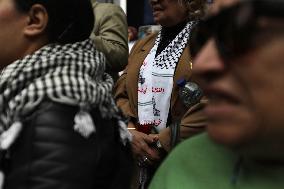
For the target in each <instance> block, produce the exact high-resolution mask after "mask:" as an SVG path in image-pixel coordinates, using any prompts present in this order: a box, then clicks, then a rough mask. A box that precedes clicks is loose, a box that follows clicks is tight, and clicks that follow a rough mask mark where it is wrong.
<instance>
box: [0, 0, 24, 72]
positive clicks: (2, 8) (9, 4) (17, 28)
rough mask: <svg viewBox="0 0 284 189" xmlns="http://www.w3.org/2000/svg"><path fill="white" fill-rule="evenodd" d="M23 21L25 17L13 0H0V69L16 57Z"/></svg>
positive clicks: (20, 40)
mask: <svg viewBox="0 0 284 189" xmlns="http://www.w3.org/2000/svg"><path fill="white" fill-rule="evenodd" d="M25 22H26V17H24V15H23V14H22V13H20V12H18V10H17V9H16V7H15V3H14V0H0V70H1V69H3V68H4V67H5V66H7V65H8V64H10V63H12V62H13V61H15V60H16V59H18V57H19V56H18V52H19V51H18V50H19V48H20V47H21V46H20V44H21V42H22V36H23V34H22V32H21V31H22V28H23V26H24V23H25Z"/></svg>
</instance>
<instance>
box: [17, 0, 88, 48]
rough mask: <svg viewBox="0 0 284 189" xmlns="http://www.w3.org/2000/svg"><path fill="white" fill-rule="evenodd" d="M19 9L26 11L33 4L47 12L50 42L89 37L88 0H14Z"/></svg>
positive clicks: (75, 40)
mask: <svg viewBox="0 0 284 189" xmlns="http://www.w3.org/2000/svg"><path fill="white" fill-rule="evenodd" d="M14 1H15V4H16V7H17V9H18V10H19V11H22V12H28V11H29V10H30V8H31V7H32V6H33V5H34V4H41V5H43V6H44V7H45V8H46V10H47V13H48V16H49V21H48V25H47V35H48V37H49V40H50V42H58V43H62V44H65V43H74V42H78V41H83V40H85V39H87V38H89V36H90V34H91V32H92V30H93V27H94V13H93V9H92V4H91V2H90V0H14Z"/></svg>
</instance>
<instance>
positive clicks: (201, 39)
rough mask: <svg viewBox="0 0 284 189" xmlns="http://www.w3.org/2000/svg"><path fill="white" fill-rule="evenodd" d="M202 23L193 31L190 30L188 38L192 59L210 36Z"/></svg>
mask: <svg viewBox="0 0 284 189" xmlns="http://www.w3.org/2000/svg"><path fill="white" fill-rule="evenodd" d="M204 26H205V25H204V24H203V23H199V24H198V25H197V26H196V27H195V29H194V30H192V33H191V38H190V47H191V56H192V57H193V58H194V57H195V56H196V55H197V54H198V53H199V51H200V50H201V49H202V47H203V46H204V45H205V43H206V42H207V41H208V39H209V38H210V36H211V34H210V33H209V32H210V30H208V29H207V28H206V27H204Z"/></svg>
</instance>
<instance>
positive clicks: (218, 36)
mask: <svg viewBox="0 0 284 189" xmlns="http://www.w3.org/2000/svg"><path fill="white" fill-rule="evenodd" d="M262 17H264V18H276V19H279V18H280V19H281V20H282V18H283V17H284V0H246V1H241V2H240V3H238V4H236V5H234V6H232V7H230V8H227V9H224V10H222V11H221V12H220V13H218V14H217V15H215V16H212V17H209V18H207V19H206V20H204V21H200V23H199V24H198V25H197V26H196V27H195V29H194V30H193V31H192V34H191V38H190V47H191V55H192V57H195V56H196V55H197V53H198V52H199V51H200V50H201V48H202V47H203V46H204V45H205V44H206V43H207V41H208V40H209V39H211V38H213V39H214V40H215V43H216V46H217V48H218V51H219V54H220V56H221V57H222V58H224V59H229V58H234V57H237V56H239V55H241V54H243V53H245V52H247V50H249V49H251V48H253V47H254V45H255V44H254V41H253V39H254V38H255V37H256V36H257V35H258V34H259V32H262V31H264V30H265V29H264V28H261V27H260V26H259V23H258V20H259V18H262ZM282 23H283V22H282ZM283 26H284V23H283V25H282V27H283ZM267 29H270V31H271V30H273V28H269V27H268V28H267ZM281 32H284V30H283V29H282V30H281ZM263 40H265V39H263Z"/></svg>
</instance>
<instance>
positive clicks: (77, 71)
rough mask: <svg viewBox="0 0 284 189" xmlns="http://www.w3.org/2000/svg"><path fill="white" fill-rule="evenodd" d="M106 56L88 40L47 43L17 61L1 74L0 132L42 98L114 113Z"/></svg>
mask: <svg viewBox="0 0 284 189" xmlns="http://www.w3.org/2000/svg"><path fill="white" fill-rule="evenodd" d="M104 70H105V56H104V55H103V54H102V53H100V52H98V51H96V50H95V47H94V44H93V42H92V41H91V40H89V39H88V40H86V41H83V42H77V43H74V44H66V45H58V44H50V45H47V46H44V47H42V48H41V49H39V50H38V51H36V52H35V53H34V54H31V55H28V56H26V57H24V58H23V59H20V60H17V61H15V62H14V63H12V64H10V65H9V66H7V67H6V68H5V69H4V70H2V72H1V75H0V132H3V131H4V130H7V129H8V128H9V126H10V125H11V124H12V123H13V122H15V121H19V120H21V119H23V118H24V117H25V115H27V114H28V113H30V112H32V111H33V110H35V108H36V106H37V105H38V104H39V103H40V102H41V101H42V100H43V99H45V98H49V99H51V100H53V101H57V102H61V103H64V104H70V105H78V106H80V107H81V109H84V110H88V109H90V108H92V107H99V109H100V110H101V113H102V114H104V115H109V114H111V113H112V112H116V110H117V109H116V106H115V105H114V101H113V99H112V95H111V94H112V92H111V91H112V87H113V80H112V78H111V77H110V76H109V75H107V74H105V73H104Z"/></svg>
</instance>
